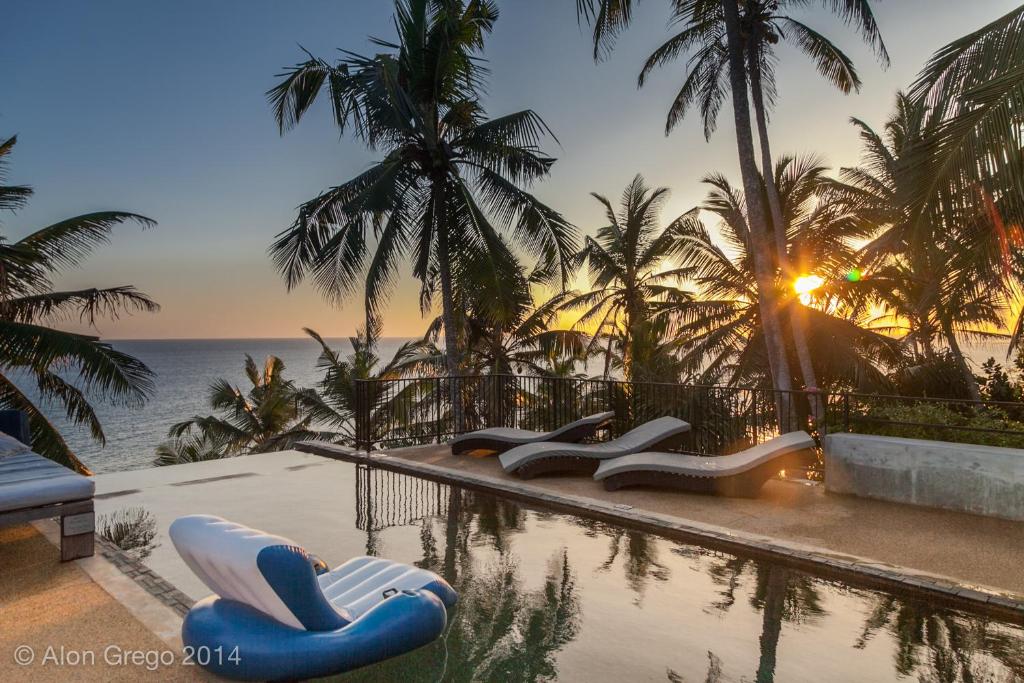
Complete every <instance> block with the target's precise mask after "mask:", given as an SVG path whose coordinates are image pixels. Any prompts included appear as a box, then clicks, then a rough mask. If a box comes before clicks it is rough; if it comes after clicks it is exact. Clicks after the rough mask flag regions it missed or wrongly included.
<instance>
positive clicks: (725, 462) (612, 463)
mask: <svg viewBox="0 0 1024 683" xmlns="http://www.w3.org/2000/svg"><path fill="white" fill-rule="evenodd" d="M814 446H815V443H814V439H812V438H811V437H810V435H809V434H807V432H803V431H798V432H790V433H788V434H783V435H782V436H778V437H776V438H774V439H771V440H769V441H766V442H764V443H762V444H758V445H757V446H754V447H752V448H748V449H747V450H745V451H742V452H740V453H734V454H733V455H722V456H717V457H703V456H699V455H681V454H679V453H652V452H646V453H633V454H631V455H624V456H622V457H620V458H615V459H614V460H608V461H606V462H602V463H601V465H600V466H599V467H598V468H597V472H596V473H595V474H594V479H597V480H599V481H600V480H602V479H607V478H608V477H611V476H614V475H617V474H623V473H625V472H636V471H645V472H665V473H668V474H679V475H684V476H689V477H730V476H734V475H737V474H742V473H743V472H746V471H748V470H752V469H754V468H755V467H757V466H758V465H761V464H762V463H766V462H768V461H770V460H772V459H773V458H777V457H779V456H780V455H784V454H786V453H791V452H793V451H801V450H806V449H809V448H814Z"/></svg>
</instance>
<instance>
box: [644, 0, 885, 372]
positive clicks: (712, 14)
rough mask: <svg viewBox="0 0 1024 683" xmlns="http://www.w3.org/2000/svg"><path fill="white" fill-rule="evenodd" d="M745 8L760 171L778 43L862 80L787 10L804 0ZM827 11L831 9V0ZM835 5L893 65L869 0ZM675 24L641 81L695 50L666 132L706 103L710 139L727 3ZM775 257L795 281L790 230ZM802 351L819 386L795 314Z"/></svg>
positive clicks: (768, 164)
mask: <svg viewBox="0 0 1024 683" xmlns="http://www.w3.org/2000/svg"><path fill="white" fill-rule="evenodd" d="M740 4H741V5H742V9H743V11H742V16H741V25H742V31H743V41H744V52H745V56H746V65H747V80H748V84H749V88H750V96H751V103H752V104H753V107H754V119H755V122H756V125H757V134H758V142H759V144H760V153H761V168H762V169H771V168H774V166H775V164H774V162H773V161H772V153H771V144H770V141H769V137H768V114H767V111H768V108H769V107H770V106H771V105H773V104H774V102H775V99H776V91H775V64H776V63H777V62H778V58H777V56H776V55H775V49H774V47H773V46H774V45H775V44H777V43H778V42H780V41H785V40H788V41H790V42H792V43H793V44H794V46H795V47H796V48H797V49H799V50H800V51H802V52H803V53H804V54H805V55H807V56H808V57H810V58H811V59H813V60H814V61H815V66H816V67H817V70H818V72H819V73H820V74H821V75H822V76H823V77H825V78H826V79H827V80H828V81H829V82H830V83H832V84H833V85H834V86H836V87H837V88H838V89H839V90H841V91H842V92H844V93H850V92H851V91H859V90H860V78H859V76H858V75H857V72H856V69H855V68H854V66H853V62H852V61H851V60H850V58H849V57H847V56H846V55H845V54H844V53H843V52H842V50H840V49H839V48H838V47H836V46H835V45H834V44H833V43H832V42H831V41H829V40H828V39H827V38H826V37H825V36H823V35H822V34H820V33H818V32H817V31H815V30H814V29H812V28H811V27H809V26H807V25H806V24H804V23H803V22H802V21H800V20H798V19H796V18H794V17H792V16H790V15H789V14H787V11H788V10H790V9H793V8H797V7H800V8H802V7H803V6H805V5H806V2H803V1H802V0H796V1H794V0H745V1H744V2H743V3H740ZM826 8H829V6H828V4H827V3H826ZM830 9H831V10H832V11H833V12H834V13H836V14H838V15H840V17H841V18H842V19H843V20H844V21H845V22H846V23H847V24H854V25H856V26H857V28H858V29H859V31H860V33H861V35H862V37H863V38H864V39H865V40H866V41H867V42H869V43H870V44H871V45H872V46H874V47H875V50H876V52H877V54H878V56H879V58H880V59H881V60H882V61H883V63H884V64H888V61H889V57H888V53H887V52H886V49H885V45H884V43H883V42H882V38H881V34H880V33H879V31H878V26H877V24H876V23H875V18H874V15H873V13H872V11H871V6H870V4H869V3H868V2H867V0H850V1H849V2H845V3H833V4H832V5H831V7H830ZM673 13H674V15H675V17H674V21H676V22H678V23H680V24H682V25H683V26H684V28H683V30H682V31H681V32H679V33H677V34H676V35H674V36H673V37H672V38H670V39H669V40H668V41H667V42H666V43H664V44H663V45H662V46H661V47H659V48H658V49H657V50H656V51H655V52H654V53H653V54H652V55H651V56H650V57H649V58H648V60H647V63H646V64H645V65H644V68H643V70H642V71H641V72H640V79H639V85H640V86H643V83H644V79H645V78H646V76H647V75H648V74H649V73H650V72H651V71H652V70H653V69H654V68H655V67H658V66H663V65H665V64H667V63H668V62H669V61H672V60H674V59H675V58H676V57H678V56H679V55H680V54H682V53H685V52H689V51H691V50H693V51H694V52H695V54H694V56H693V57H692V58H691V62H690V68H689V73H688V75H687V77H686V80H685V81H684V83H683V87H682V88H681V89H680V91H679V94H678V95H677V96H676V99H675V101H674V102H673V104H672V107H671V109H670V110H669V116H668V121H667V123H666V129H665V131H666V134H667V133H668V132H669V131H671V129H672V127H673V126H674V125H676V123H678V122H679V121H680V120H681V119H682V118H683V116H684V115H685V114H686V111H687V109H688V108H689V107H690V106H691V105H692V104H694V103H697V102H699V104H700V108H701V113H702V118H703V120H704V135H705V137H708V138H709V137H710V135H711V133H712V132H713V131H714V129H715V126H716V124H717V116H718V111H719V109H720V108H721V105H722V101H723V100H724V95H725V90H726V87H727V86H726V83H725V73H726V69H725V67H726V63H727V61H728V54H729V53H728V45H727V43H728V41H727V37H726V35H725V24H724V15H723V8H722V4H721V3H720V2H719V1H718V0H686V1H680V2H677V3H676V4H675V7H674V8H673ZM762 178H763V180H764V185H765V199H766V200H767V205H768V216H769V217H770V218H771V221H772V224H773V225H780V224H781V223H782V209H781V204H780V201H779V193H778V188H777V187H776V186H775V182H774V174H772V173H764V174H762ZM773 237H774V242H775V255H776V258H777V259H778V266H779V267H780V268H782V270H783V272H784V273H785V274H786V277H788V278H795V277H796V276H797V275H798V273H797V272H796V271H795V270H794V269H793V267H792V264H790V263H789V262H788V261H787V258H786V256H787V245H786V238H785V235H784V234H782V233H781V232H779V231H775V233H774V235H773ZM790 323H791V332H792V338H793V346H794V351H795V355H796V357H797V360H798V362H799V366H800V373H801V375H802V376H803V383H804V386H805V387H807V388H809V389H812V390H813V389H815V388H816V386H817V378H816V377H815V375H814V364H813V363H812V361H811V354H810V348H809V347H808V344H807V339H806V330H805V329H804V325H803V324H802V317H801V316H793V317H791V319H790Z"/></svg>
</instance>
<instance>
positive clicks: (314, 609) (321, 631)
mask: <svg viewBox="0 0 1024 683" xmlns="http://www.w3.org/2000/svg"><path fill="white" fill-rule="evenodd" d="M170 537H171V541H172V542H173V543H174V547H175V548H176V549H177V551H178V554H180V555H181V557H182V559H184V560H185V563H186V564H187V565H188V566H189V568H190V569H192V571H193V572H195V574H196V576H198V577H199V578H200V579H201V580H202V581H203V583H205V584H206V585H207V587H209V588H210V590H212V591H214V592H215V593H216V594H217V595H216V596H211V597H209V598H206V599H205V600H201V601H199V602H198V603H196V605H195V606H194V607H193V608H192V609H191V610H189V613H188V614H187V615H186V616H185V621H184V623H183V624H182V630H181V635H182V640H183V641H184V644H185V646H186V647H188V648H190V650H191V652H193V653H199V652H207V653H214V655H213V656H210V657H205V658H201V657H199V656H196V657H195V659H196V661H197V662H198V663H199V664H201V665H202V666H204V667H205V668H207V669H209V670H210V671H213V672H214V673H216V674H218V675H221V676H226V677H228V678H235V679H242V680H261V681H262V680H299V679H303V680H304V679H307V678H318V677H321V676H329V675H333V674H337V673H340V672H343V671H349V670H351V669H356V668H358V667H361V666H366V665H367V664H372V663H374V662H379V661H381V660H384V659H387V658H389V657H395V656H397V655H400V654H403V653H405V652H409V651H410V650H414V649H416V648H418V647H421V646H423V645H426V644H427V643H430V642H431V641H433V640H434V639H435V638H437V637H438V636H440V635H441V633H442V632H443V631H444V628H445V624H446V623H447V613H446V609H447V608H449V607H452V606H454V605H455V602H456V600H457V597H458V596H457V595H456V594H455V591H454V590H452V588H451V586H449V585H448V583H447V582H445V580H444V579H442V578H441V577H439V576H438V575H437V574H434V573H433V572H429V571H427V570H425V569H420V568H418V567H413V566H411V565H407V564H402V563H399V562H393V561H391V560H385V559H382V558H377V557H357V558H354V559H351V560H349V561H348V562H346V563H344V564H342V565H341V566H339V567H338V568H337V569H335V570H333V571H328V568H327V566H326V565H325V564H324V563H323V562H322V561H320V560H319V559H318V558H316V557H315V556H313V555H310V554H309V553H307V552H306V551H305V550H303V549H302V548H301V547H299V546H298V545H296V544H295V543H293V542H292V541H289V540H288V539H286V538H282V537H280V536H273V535H271V534H266V533H263V532H262V531H258V530H256V529H250V528H249V527H245V526H242V525H240V524H235V523H233V522H229V521H227V520H224V519H221V518H220V517H214V516H212V515H189V516H187V517H181V518H179V519H176V520H175V521H174V523H173V524H171V528H170Z"/></svg>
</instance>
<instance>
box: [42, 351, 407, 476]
mask: <svg viewBox="0 0 1024 683" xmlns="http://www.w3.org/2000/svg"><path fill="white" fill-rule="evenodd" d="M406 341H408V340H407V339H400V338H384V339H381V340H380V342H379V349H378V354H379V355H380V357H381V359H382V362H387V360H390V358H391V357H392V356H393V355H394V353H395V351H397V350H398V347H399V346H401V345H402V343H404V342H406ZM327 342H328V343H329V344H330V345H331V346H332V347H333V348H334V349H335V350H337V351H339V352H340V353H342V354H344V355H347V354H350V353H351V352H352V345H351V344H350V343H349V341H348V339H329V340H327ZM110 344H111V345H112V346H113V347H114V348H115V349H117V350H119V351H123V352H125V353H130V354H131V355H133V356H135V357H136V358H138V359H139V360H141V361H142V362H144V363H145V364H146V365H148V366H149V368H150V370H152V371H153V372H154V373H156V378H155V385H156V389H155V391H154V393H153V395H152V397H151V398H150V400H149V401H148V402H147V403H146V405H145V406H143V407H142V408H140V409H137V410H129V409H126V408H121V407H117V406H111V405H109V404H105V403H103V402H101V401H98V400H94V401H93V405H94V407H95V408H96V412H97V414H98V415H99V418H100V422H101V424H102V425H103V431H104V432H105V433H106V436H107V443H106V445H105V446H103V445H100V444H99V443H97V442H95V441H94V440H93V439H92V438H91V437H90V435H89V433H88V431H87V430H85V429H82V428H78V427H75V426H73V425H70V424H69V423H68V422H67V421H66V420H64V419H62V418H63V414H62V413H60V411H59V409H52V408H51V409H50V410H48V411H47V415H48V416H51V419H52V420H54V421H55V422H56V423H57V424H58V426H59V428H60V430H61V433H62V434H63V435H64V437H65V438H66V439H67V441H68V443H69V444H70V445H71V447H72V448H73V449H74V451H75V453H76V454H77V455H78V457H79V458H81V459H82V461H83V462H85V463H86V465H88V466H89V467H90V468H91V469H92V470H93V471H95V472H97V473H100V472H112V471H117V470H131V469H139V468H144V467H149V466H151V464H152V461H153V457H154V449H155V448H156V447H157V445H158V444H160V443H162V442H163V441H166V440H167V430H168V429H169V428H170V427H171V425H173V424H175V423H177V422H181V421H183V420H187V419H188V418H190V417H192V416H193V415H197V414H198V415H209V414H210V413H211V412H212V411H211V410H210V408H209V406H208V404H207V395H208V391H207V388H208V387H209V385H210V383H211V382H213V381H214V380H215V379H217V378H221V377H223V378H224V379H227V380H228V381H230V382H231V383H232V384H234V385H236V386H239V387H241V388H242V389H243V391H244V390H246V389H247V387H249V386H251V385H250V384H249V381H248V379H247V378H246V377H245V373H244V370H243V364H244V361H245V354H249V355H251V356H252V357H253V358H254V359H255V360H256V362H257V363H258V364H261V365H262V362H263V359H264V358H266V357H267V356H268V355H275V356H278V357H279V358H280V359H281V360H282V361H284V365H285V376H286V377H287V378H289V379H291V380H292V381H293V382H295V384H296V385H298V386H301V387H313V386H315V385H316V383H317V382H318V381H319V380H320V378H321V374H320V373H318V372H317V370H316V359H317V357H318V356H319V355H320V346H319V344H317V343H316V342H314V341H313V340H312V339H196V340H178V339H168V340H151V341H150V340H147V341H112V342H110ZM25 389H26V390H30V387H27V386H26V387H25ZM59 413H60V414H59Z"/></svg>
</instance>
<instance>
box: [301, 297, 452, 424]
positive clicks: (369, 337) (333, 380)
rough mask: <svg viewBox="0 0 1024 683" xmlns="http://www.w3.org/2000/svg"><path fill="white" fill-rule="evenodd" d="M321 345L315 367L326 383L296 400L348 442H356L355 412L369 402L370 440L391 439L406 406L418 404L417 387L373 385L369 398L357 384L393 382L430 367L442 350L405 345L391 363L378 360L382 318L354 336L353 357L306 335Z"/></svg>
mask: <svg viewBox="0 0 1024 683" xmlns="http://www.w3.org/2000/svg"><path fill="white" fill-rule="evenodd" d="M304 331H305V332H306V334H308V335H309V336H310V337H311V338H312V339H313V340H314V341H316V342H317V344H319V345H320V356H319V358H318V359H317V363H316V367H317V369H318V370H319V371H320V372H322V373H323V379H322V380H321V381H320V382H319V384H318V386H317V387H316V388H315V389H302V390H300V391H298V393H297V398H298V400H299V402H300V404H301V405H302V407H303V409H304V410H305V411H306V412H307V413H308V414H309V416H310V417H311V418H312V421H313V424H315V425H317V426H319V427H322V428H324V429H329V430H331V433H332V434H333V435H334V436H335V438H338V439H340V440H341V441H343V442H346V443H354V442H355V441H356V437H357V435H356V407H357V403H358V402H359V401H360V400H364V401H366V405H367V406H368V414H369V422H368V425H367V426H368V428H369V434H370V438H371V440H376V439H378V438H382V437H383V436H385V435H387V432H388V431H392V432H394V431H396V430H397V429H400V427H401V423H402V422H404V421H405V420H404V419H403V410H401V407H402V406H405V405H406V404H408V403H409V402H410V401H411V400H413V398H414V395H415V393H416V388H417V387H416V386H415V385H414V384H410V385H408V386H407V387H404V388H401V389H400V390H399V391H398V392H396V393H394V394H390V393H386V390H388V389H393V387H391V386H388V385H387V383H386V382H376V381H369V382H367V384H365V385H364V386H365V387H366V389H365V391H366V394H365V395H364V396H359V395H357V394H358V391H357V380H394V379H399V378H401V377H405V376H408V375H409V374H411V373H414V372H416V371H417V370H420V369H422V368H423V367H424V366H427V367H430V366H431V365H432V359H434V358H436V357H437V355H438V352H437V349H436V348H434V347H433V345H431V344H429V343H427V342H425V341H419V340H416V341H410V342H405V343H404V344H402V345H401V346H400V347H399V348H398V350H397V351H396V352H395V354H394V356H392V358H391V360H389V361H388V362H387V363H382V360H381V358H380V357H379V356H378V355H377V350H378V349H377V347H378V343H379V341H380V336H381V331H382V325H381V321H380V319H379V318H377V317H374V316H370V317H369V318H368V319H367V321H366V325H365V326H364V327H362V328H360V329H359V330H358V331H357V332H356V336H354V337H349V343H350V344H351V345H352V353H351V354H349V355H348V356H347V357H345V356H342V355H341V354H340V353H338V352H337V351H336V350H335V349H333V348H331V346H330V345H329V344H328V343H327V342H326V341H325V340H324V339H323V337H321V336H320V335H319V334H317V333H316V332H315V331H313V330H311V329H309V328H305V330H304Z"/></svg>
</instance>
